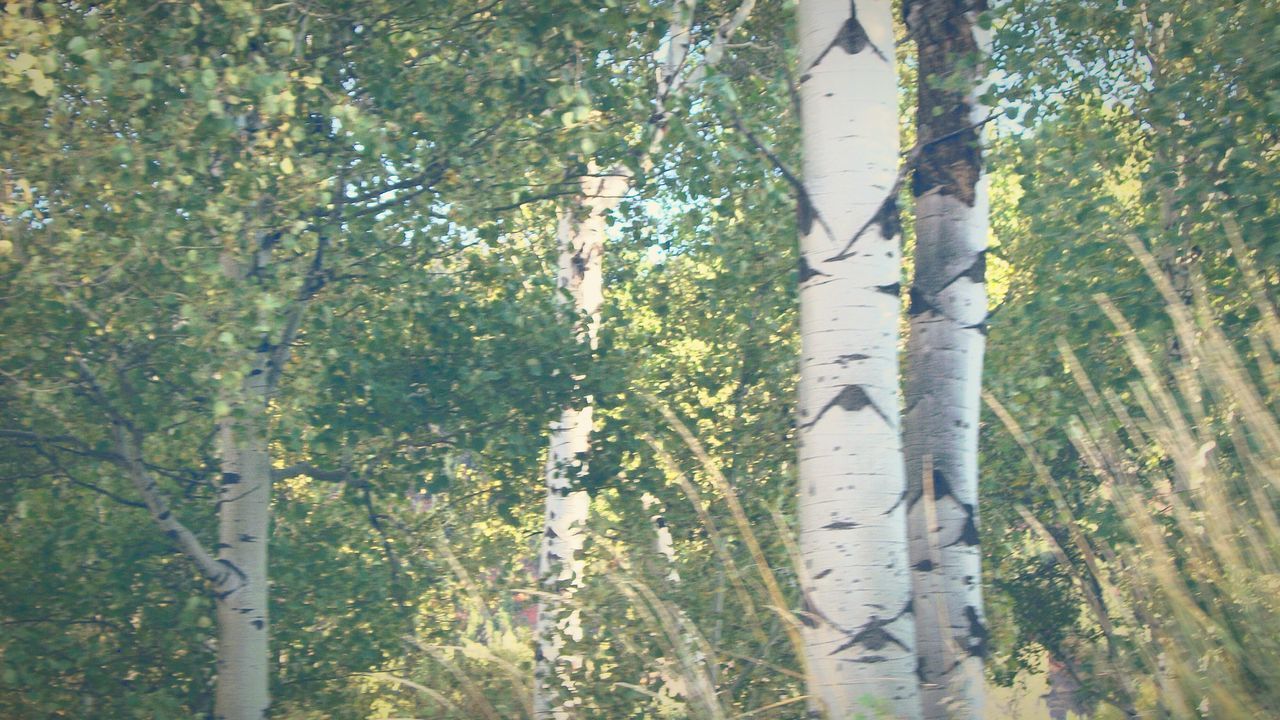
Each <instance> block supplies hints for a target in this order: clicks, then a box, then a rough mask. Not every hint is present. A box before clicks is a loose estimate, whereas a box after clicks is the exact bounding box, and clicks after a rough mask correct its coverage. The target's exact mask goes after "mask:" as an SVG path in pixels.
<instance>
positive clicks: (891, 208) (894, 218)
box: [828, 187, 902, 261]
mask: <svg viewBox="0 0 1280 720" xmlns="http://www.w3.org/2000/svg"><path fill="white" fill-rule="evenodd" d="M872 225H877V226H879V228H880V237H881V238H883V239H885V240H892V239H893V238H896V237H898V235H899V234H900V233H901V232H902V223H901V221H900V219H899V216H898V195H897V188H896V187H895V188H894V190H893V191H892V192H890V193H889V195H888V196H887V197H886V198H885V199H884V202H882V203H880V207H879V208H877V209H876V212H875V214H874V215H872V216H871V218H870V219H868V220H867V221H866V222H865V223H863V225H862V227H860V228H858V232H856V233H854V234H853V237H852V238H850V239H849V242H848V244H846V245H845V246H844V249H843V250H841V251H840V252H839V254H837V255H835V256H834V257H831V258H828V260H832V261H834V260H844V259H846V258H848V257H850V256H851V255H852V251H853V246H854V245H855V244H857V242H858V240H860V239H862V236H863V235H865V234H866V233H867V230H868V229H870V228H871V226H872Z"/></svg>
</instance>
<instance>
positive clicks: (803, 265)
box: [799, 257, 831, 285]
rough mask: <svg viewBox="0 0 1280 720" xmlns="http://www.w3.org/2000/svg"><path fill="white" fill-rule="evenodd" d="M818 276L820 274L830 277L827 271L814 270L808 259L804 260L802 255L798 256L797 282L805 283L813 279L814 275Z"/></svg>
mask: <svg viewBox="0 0 1280 720" xmlns="http://www.w3.org/2000/svg"><path fill="white" fill-rule="evenodd" d="M819 276H821V277H831V276H830V275H828V274H827V273H824V272H822V271H821V270H814V269H813V266H812V265H810V264H809V261H808V260H806V259H805V258H804V257H801V258H800V283H799V284H801V285H803V284H805V283H807V282H809V281H810V280H812V279H814V278H815V277H819Z"/></svg>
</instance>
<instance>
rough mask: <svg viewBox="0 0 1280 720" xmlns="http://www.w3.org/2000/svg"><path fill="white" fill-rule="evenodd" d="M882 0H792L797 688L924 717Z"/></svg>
mask: <svg viewBox="0 0 1280 720" xmlns="http://www.w3.org/2000/svg"><path fill="white" fill-rule="evenodd" d="M890 5H891V3H890V0H856V2H853V3H850V2H849V0H801V2H800V6H799V28H800V100H801V117H802V128H803V134H804V144H803V148H804V185H805V188H806V191H805V192H804V193H803V194H802V195H801V197H800V200H799V224H800V333H801V361H800V388H799V410H798V413H797V420H796V422H797V435H798V444H799V473H800V498H799V512H800V552H801V555H802V559H803V562H804V588H805V596H806V597H805V599H806V601H807V605H808V608H807V609H808V611H809V615H808V620H809V622H808V623H807V625H808V627H807V629H806V631H805V642H806V645H807V652H806V659H807V671H808V686H809V693H810V694H811V695H812V696H813V697H814V698H815V705H819V706H820V707H821V709H824V710H825V712H826V713H827V717H828V718H831V719H832V720H850V719H851V718H854V717H858V716H859V715H865V716H867V717H874V716H875V715H876V713H887V714H888V715H889V716H891V717H895V718H914V717H918V716H919V715H920V700H919V691H918V687H917V680H916V658H915V625H914V617H913V613H912V605H911V577H910V573H909V571H908V566H907V537H906V517H905V512H906V505H905V503H904V502H903V501H904V499H905V492H906V487H905V482H904V478H903V457H902V450H901V444H900V441H899V438H898V423H899V406H898V390H897V389H898V335H899V333H898V316H899V311H900V302H899V298H898V291H899V273H900V268H901V251H900V248H899V234H900V228H899V224H898V216H897V205H896V202H895V200H896V198H895V197H894V186H895V184H896V182H895V181H896V178H897V174H898V96H897V75H896V70H895V67H894V45H893V21H892V14H891V9H890ZM815 709H816V708H815Z"/></svg>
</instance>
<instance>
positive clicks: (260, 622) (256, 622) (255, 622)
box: [249, 620, 267, 630]
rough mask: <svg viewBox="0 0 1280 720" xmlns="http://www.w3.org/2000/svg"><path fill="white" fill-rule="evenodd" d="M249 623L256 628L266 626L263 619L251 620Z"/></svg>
mask: <svg viewBox="0 0 1280 720" xmlns="http://www.w3.org/2000/svg"><path fill="white" fill-rule="evenodd" d="M249 624H250V625H252V626H253V627H254V629H256V630H261V629H263V628H265V627H266V626H267V623H266V621H265V620H251V621H250V622H249Z"/></svg>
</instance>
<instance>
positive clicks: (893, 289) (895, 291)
mask: <svg viewBox="0 0 1280 720" xmlns="http://www.w3.org/2000/svg"><path fill="white" fill-rule="evenodd" d="M876 292H882V293H884V294H885V295H892V296H894V297H898V295H900V294H901V293H902V283H891V284H889V285H877V286H876Z"/></svg>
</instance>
